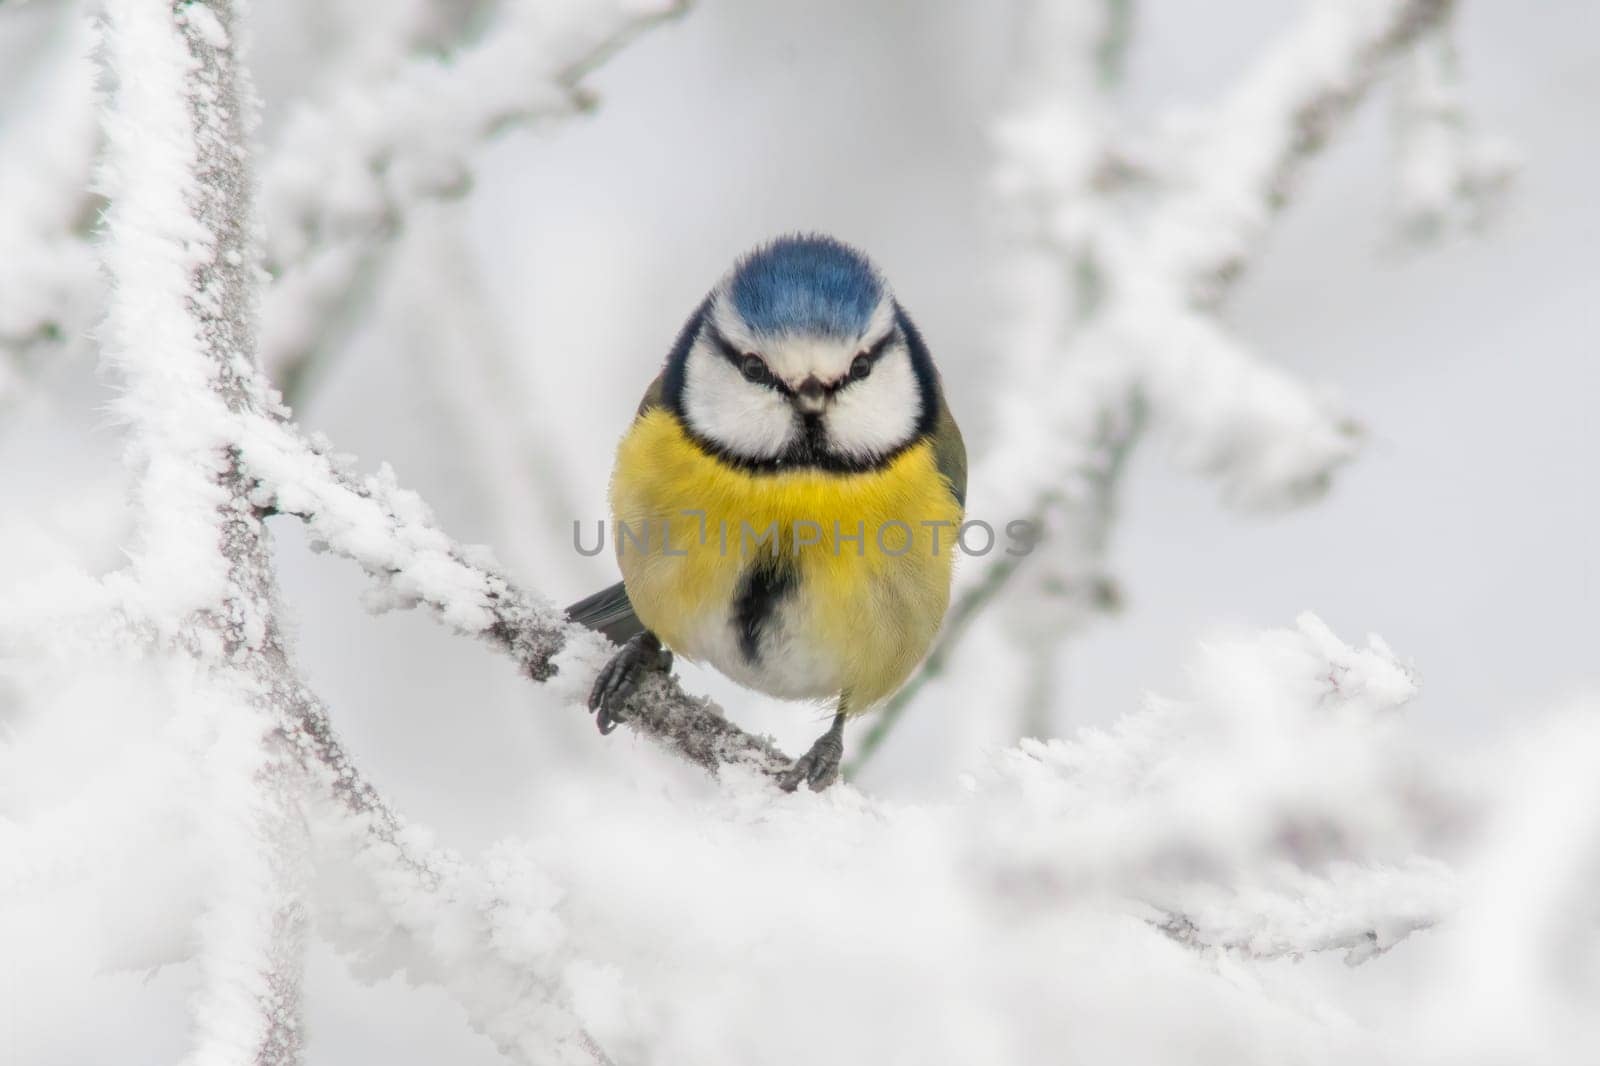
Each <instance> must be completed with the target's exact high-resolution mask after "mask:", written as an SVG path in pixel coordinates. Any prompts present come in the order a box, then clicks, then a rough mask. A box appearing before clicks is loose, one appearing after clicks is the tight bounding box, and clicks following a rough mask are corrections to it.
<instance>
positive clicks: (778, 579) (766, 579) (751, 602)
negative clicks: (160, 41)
mask: <svg viewBox="0 0 1600 1066" xmlns="http://www.w3.org/2000/svg"><path fill="white" fill-rule="evenodd" d="M799 587H800V572H799V571H798V570H797V569H795V566H794V562H793V560H791V559H784V558H777V559H762V560H760V561H758V562H757V563H756V564H755V565H754V566H752V567H750V569H748V570H746V571H745V572H744V576H743V577H742V578H740V579H739V589H738V591H737V592H736V593H734V597H733V624H734V626H735V627H736V628H737V629H738V631H739V651H740V653H741V654H743V655H744V659H745V662H747V663H752V664H754V663H758V662H760V661H761V638H762V637H763V636H764V635H766V633H767V631H768V628H769V627H770V626H771V624H772V620H773V618H774V616H776V614H777V612H778V608H779V606H780V605H782V603H783V601H784V600H785V599H787V598H788V597H790V596H792V595H793V594H794V591H795V589H797V588H799Z"/></svg>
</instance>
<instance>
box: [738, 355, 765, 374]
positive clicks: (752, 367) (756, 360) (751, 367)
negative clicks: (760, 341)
mask: <svg viewBox="0 0 1600 1066" xmlns="http://www.w3.org/2000/svg"><path fill="white" fill-rule="evenodd" d="M739 370H740V372H741V373H743V374H744V379H745V380H746V381H766V380H767V364H766V363H763V362H762V361H761V357H760V356H759V355H757V354H756V353H754V352H747V353H745V356H744V358H743V359H740V360H739Z"/></svg>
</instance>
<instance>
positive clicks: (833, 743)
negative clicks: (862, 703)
mask: <svg viewBox="0 0 1600 1066" xmlns="http://www.w3.org/2000/svg"><path fill="white" fill-rule="evenodd" d="M843 761H844V715H842V714H837V715H834V718H833V725H831V726H829V727H828V731H827V732H826V733H824V734H822V735H821V736H820V737H818V738H817V740H816V743H814V744H812V745H811V749H810V750H809V751H807V752H806V753H805V754H804V755H802V756H800V758H798V759H796V760H795V763H794V765H793V766H791V767H789V772H788V773H786V774H784V775H783V777H782V778H781V779H780V780H779V781H778V785H779V787H780V788H782V789H783V790H784V791H785V792H793V791H794V790H795V789H797V788H799V787H800V782H802V781H804V782H805V783H806V784H807V785H809V786H810V787H811V791H813V792H821V791H822V790H823V789H825V788H827V787H828V786H829V785H831V784H833V783H834V781H836V780H837V779H838V777H839V764H840V763H841V762H843Z"/></svg>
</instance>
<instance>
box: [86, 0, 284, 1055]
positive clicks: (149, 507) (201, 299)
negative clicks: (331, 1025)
mask: <svg viewBox="0 0 1600 1066" xmlns="http://www.w3.org/2000/svg"><path fill="white" fill-rule="evenodd" d="M235 32H236V30H235V12H234V8H233V5H232V4H231V3H229V2H227V0H217V2H215V3H213V4H211V5H204V4H199V3H174V4H160V5H156V4H150V3H143V2H140V0H114V2H112V3H110V4H109V5H108V10H107V30H106V47H105V53H106V56H107V65H108V69H109V72H110V75H111V78H112V80H113V83H114V84H115V86H116V92H115V97H114V105H113V108H112V110H111V112H110V114H109V115H108V117H107V123H106V127H107V136H108V140H109V143H110V146H111V147H110V153H109V159H108V163H107V174H106V184H107V186H108V191H109V193H110V196H111V201H112V204H111V208H110V211H109V213H108V217H107V228H106V229H107V236H106V240H105V252H104V260H105V264H106V268H107V272H108V273H109V275H110V278H111V281H112V285H113V292H112V298H111V304H110V311H109V314H108V316H107V344H106V350H107V354H108V357H109V358H110V360H111V362H112V363H113V365H114V366H115V367H116V369H117V370H118V371H119V372H120V375H121V378H122V380H123V383H124V393H123V396H122V398H121V400H120V402H119V407H120V409H121V411H122V413H123V415H124V416H125V417H126V418H127V420H128V422H129V423H130V425H131V429H132V436H133V440H134V441H135V448H134V457H135V460H136V462H137V463H138V465H139V468H140V472H139V478H138V483H137V489H136V512H137V515H138V534H137V535H138V546H137V548H136V552H135V561H134V564H133V566H132V568H131V569H130V571H128V572H127V573H125V574H123V575H121V582H120V583H121V585H122V587H123V590H124V592H125V594H126V596H127V598H128V600H129V601H130V608H131V609H134V610H136V611H137V612H138V613H139V614H140V615H141V617H142V618H143V620H144V621H146V622H147V623H148V625H149V626H150V628H151V629H152V630H153V631H154V633H155V635H156V636H157V637H158V639H162V640H164V641H166V642H170V643H171V644H172V645H173V647H174V648H175V649H176V650H178V651H179V652H180V653H181V654H184V655H186V656H187V657H188V658H189V659H190V660H191V661H192V663H193V668H194V670H195V672H196V675H197V678H198V680H197V684H199V685H200V686H201V687H202V688H203V689H206V690H210V691H211V692H213V693H214V695H215V705H214V710H213V714H214V715H215V716H216V721H215V726H214V728H215V729H216V730H217V733H218V735H219V738H232V740H231V742H228V741H225V740H222V739H219V741H218V743H217V748H218V751H217V754H216V760H215V761H216V762H217V764H218V765H217V769H218V771H219V773H218V777H217V779H216V780H215V781H214V792H215V795H214V796H213V797H212V801H211V803H210V805H209V807H208V813H207V819H208V825H210V826H211V827H213V829H212V833H211V836H212V840H211V844H212V846H213V847H214V848H215V849H216V850H217V851H218V852H219V862H218V863H217V868H216V874H215V876H214V878H213V883H212V884H210V885H208V886H207V891H208V896H209V898H208V900H207V902H206V904H205V914H204V916H203V917H202V919H201V921H200V927H199V934H200V938H199V939H200V947H199V949H198V954H199V961H200V971H201V974H202V980H203V984H202V988H201V991H200V992H199V994H198V995H197V997H196V999H195V1001H194V1007H193V1012H194V1040H195V1046H194V1049H193V1056H194V1060H195V1061H197V1062H209V1061H214V1060H215V1061H232V1062H253V1063H257V1064H259V1066H268V1064H292V1063H295V1062H298V1061H299V1051H300V1042H301V1027H300V1015H299V999H300V993H299V989H300V971H301V965H302V964H301V943H302V940H303V936H304V925H305V908H304V904H303V903H302V901H301V887H300V880H301V877H302V870H301V865H302V863H303V861H304V844H303V841H302V840H301V839H300V829H299V825H298V818H297V813H296V809H295V806H294V801H293V793H294V783H293V781H294V774H295V768H294V766H293V764H292V762H289V761H286V760H285V759H284V758H283V753H282V751H281V749H280V748H279V747H278V745H277V744H276V743H275V742H274V741H273V740H272V736H273V734H274V732H275V731H276V730H277V729H279V728H281V724H282V722H283V719H284V712H285V708H284V706H283V704H282V700H281V698H280V689H281V686H282V685H283V683H284V679H285V677H286V671H287V666H286V658H285V652H284V646H283V640H282V635H281V632H280V629H279V625H278V621H277V613H276V587H275V582H274V577H273V570H272V562H271V555H270V547H269V545H268V543H267V541H266V537H265V531H264V528H263V526H262V523H261V519H260V517H259V515H257V514H256V513H255V511H254V509H253V508H252V507H251V506H250V504H249V500H248V495H249V490H250V483H249V480H248V476H247V475H246V474H245V472H244V470H243V469H242V467H241V465H240V463H239V459H238V453H237V449H235V448H233V447H232V446H231V445H230V442H229V440H228V437H227V435H226V433H225V432H224V427H225V426H226V425H227V423H228V421H229V419H230V418H231V417H233V416H234V415H236V414H238V413H240V412H245V411H249V410H251V409H253V408H255V407H257V406H258V405H259V403H260V397H259V395H258V387H257V384H256V382H257V378H256V375H255V373H254V365H253V358H254V353H255V340H256V338H255V314H256V301H255V289H256V283H255V266H254V255H253V249H252V240H251V224H252V223H251V217H250V205H251V196H250V191H251V178H250V174H249V171H248V168H247V159H248V155H247V153H246V152H245V151H244V150H243V146H244V145H245V144H246V143H247V138H248V136H249V131H250V129H251V126H252V124H253V122H254V103H253V97H252V90H251V89H250V87H249V84H248V81H247V80H246V78H245V75H244V74H243V73H242V72H241V70H240V69H239V64H238V60H237V56H236V54H235Z"/></svg>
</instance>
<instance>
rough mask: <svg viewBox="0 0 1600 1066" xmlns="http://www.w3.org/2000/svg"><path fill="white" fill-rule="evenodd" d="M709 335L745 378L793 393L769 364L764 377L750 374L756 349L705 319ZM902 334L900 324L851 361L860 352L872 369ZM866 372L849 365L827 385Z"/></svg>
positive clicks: (837, 385)
mask: <svg viewBox="0 0 1600 1066" xmlns="http://www.w3.org/2000/svg"><path fill="white" fill-rule="evenodd" d="M706 335H707V336H709V337H710V338H711V346H712V347H713V348H715V349H716V350H717V354H718V355H720V356H722V358H724V359H726V360H727V361H728V363H729V365H730V366H732V367H733V368H734V369H735V370H737V371H739V373H740V374H741V375H743V377H744V379H745V380H746V381H750V382H753V383H755V384H760V385H765V386H766V387H768V388H771V389H776V390H777V391H778V392H780V393H782V394H783V395H785V396H793V395H794V390H793V389H791V388H790V387H789V385H788V383H787V382H785V381H784V380H783V379H782V378H780V377H778V375H776V374H774V373H773V372H772V370H771V368H770V367H767V368H766V374H765V376H764V377H760V378H756V377H751V376H750V375H749V374H748V373H746V372H745V360H746V359H748V358H749V357H751V356H755V357H756V358H757V359H760V358H761V357H760V356H759V355H756V353H755V352H746V351H741V350H740V349H738V348H735V347H734V346H733V343H732V342H731V341H729V340H728V338H726V337H724V336H723V335H722V331H721V330H719V329H718V328H717V327H716V324H715V323H713V322H711V321H709V320H708V321H707V322H706ZM899 336H900V329H899V327H898V326H895V327H892V328H891V329H890V330H889V332H887V333H885V334H884V335H883V336H881V337H879V338H878V339H877V340H876V341H873V342H872V346H871V347H870V348H867V349H866V350H864V351H861V352H857V353H856V355H855V358H853V359H851V361H850V365H851V367H852V368H853V367H854V366H855V359H859V358H860V357H861V356H863V355H865V356H866V357H867V364H868V372H869V373H870V370H871V367H874V366H876V365H877V364H878V360H879V359H882V358H883V356H884V353H885V352H887V351H888V350H889V345H890V344H892V343H893V342H894V341H895V340H896V339H897V338H898V337H899ZM762 365H763V366H764V367H765V365H766V364H765V363H763V364H762ZM867 376H868V374H860V375H857V374H854V373H852V372H851V370H850V369H847V370H846V371H845V374H844V377H842V378H840V379H839V380H837V381H834V382H831V383H829V384H828V385H826V386H824V387H825V388H826V389H827V390H828V392H830V393H832V392H837V391H839V390H840V389H842V388H844V387H845V386H846V385H849V384H851V383H852V382H855V381H859V380H861V379H862V378H864V377H867Z"/></svg>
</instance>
